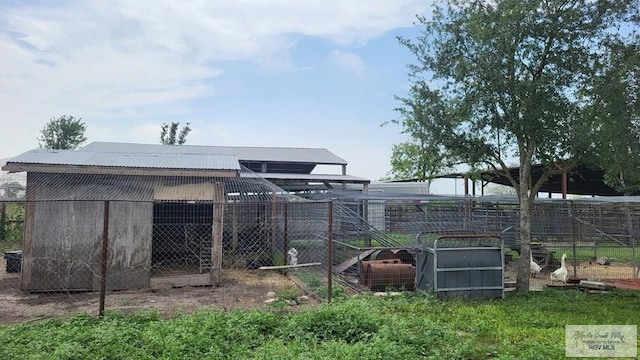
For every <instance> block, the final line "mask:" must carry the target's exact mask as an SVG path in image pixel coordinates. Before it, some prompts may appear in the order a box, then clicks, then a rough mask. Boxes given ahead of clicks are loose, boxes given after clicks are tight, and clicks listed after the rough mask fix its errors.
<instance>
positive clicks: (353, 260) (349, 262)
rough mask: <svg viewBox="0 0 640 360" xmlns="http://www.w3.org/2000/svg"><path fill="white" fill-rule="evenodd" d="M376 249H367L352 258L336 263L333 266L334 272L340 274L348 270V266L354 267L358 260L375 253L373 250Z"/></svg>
mask: <svg viewBox="0 0 640 360" xmlns="http://www.w3.org/2000/svg"><path fill="white" fill-rule="evenodd" d="M374 251H376V250H367V251H365V252H363V253H361V254H359V255H356V256H354V257H352V258H349V259H347V260H345V261H343V262H342V263H340V264H338V265H336V266H334V267H333V272H335V273H337V274H340V273H343V272H344V271H345V270H347V269H348V268H350V267H352V266H353V265H355V264H357V263H358V261H361V260H364V259H365V258H366V257H367V256H369V255H371V254H373V252H374Z"/></svg>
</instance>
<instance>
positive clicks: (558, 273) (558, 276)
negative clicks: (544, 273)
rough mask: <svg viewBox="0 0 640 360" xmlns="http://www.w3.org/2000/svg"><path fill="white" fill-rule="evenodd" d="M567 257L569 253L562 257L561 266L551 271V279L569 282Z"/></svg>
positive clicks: (564, 282)
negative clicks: (565, 262)
mask: <svg viewBox="0 0 640 360" xmlns="http://www.w3.org/2000/svg"><path fill="white" fill-rule="evenodd" d="M566 258H567V254H562V258H561V259H560V268H559V269H556V270H555V271H554V272H552V273H551V281H562V283H563V284H566V283H567V277H568V276H569V272H568V271H567V267H566V265H565V264H564V261H565V259H566Z"/></svg>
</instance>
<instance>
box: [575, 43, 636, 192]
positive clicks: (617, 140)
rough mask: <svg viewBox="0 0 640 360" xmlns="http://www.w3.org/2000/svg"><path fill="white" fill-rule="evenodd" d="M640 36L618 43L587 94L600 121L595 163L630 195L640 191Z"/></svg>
mask: <svg viewBox="0 0 640 360" xmlns="http://www.w3.org/2000/svg"><path fill="white" fill-rule="evenodd" d="M638 36H640V35H636V38H635V41H634V42H633V43H630V44H623V43H619V42H615V43H612V44H609V49H611V51H610V53H609V54H606V55H607V56H605V57H603V58H602V61H603V62H605V64H606V66H605V71H603V73H602V74H599V76H596V77H595V78H594V79H593V81H592V86H591V87H589V89H588V92H587V93H586V94H585V96H586V97H588V98H589V99H590V100H591V102H590V104H589V106H588V107H587V108H586V110H587V112H588V114H589V115H590V116H591V117H593V118H594V119H596V120H597V122H598V124H600V128H599V131H598V132H597V134H596V137H595V141H594V147H595V149H594V154H596V156H595V157H594V158H593V160H594V162H595V165H596V166H597V167H600V168H602V169H604V182H605V183H606V184H607V185H609V186H610V187H612V188H614V189H616V190H617V191H619V192H621V193H623V194H625V195H630V194H632V193H635V192H637V191H640V157H639V156H638V154H639V153H640V40H639V38H638Z"/></svg>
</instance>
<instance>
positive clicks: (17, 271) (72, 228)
mask: <svg viewBox="0 0 640 360" xmlns="http://www.w3.org/2000/svg"><path fill="white" fill-rule="evenodd" d="M29 181H30V182H29V184H30V185H29V187H28V188H26V189H14V188H11V189H9V192H7V191H6V189H5V191H4V192H3V193H2V195H0V198H1V200H0V210H1V211H0V225H1V226H0V235H2V236H1V237H0V244H1V245H2V250H3V252H4V258H3V263H2V264H0V265H1V266H0V267H1V268H2V269H0V296H1V295H2V294H3V293H7V292H12V294H13V295H12V296H15V299H22V300H20V301H23V302H25V301H26V302H28V301H36V300H34V299H35V298H34V296H35V297H37V301H40V302H45V301H49V300H51V299H53V300H55V301H62V302H63V303H65V304H67V306H69V307H73V306H74V305H73V304H76V303H77V300H78V299H84V300H87V299H90V300H92V301H93V305H92V306H94V308H93V309H89V310H90V311H95V310H97V309H99V311H100V312H102V311H103V310H104V306H105V303H106V304H107V305H106V307H107V308H109V306H110V305H109V304H111V303H110V302H109V301H108V299H109V296H113V295H114V294H116V293H117V292H118V291H120V292H121V291H146V289H152V290H153V289H158V288H183V287H186V286H207V287H214V288H216V287H219V288H220V289H224V288H225V286H228V285H229V284H230V283H231V281H232V280H230V276H231V275H230V274H234V275H233V276H236V275H237V274H238V273H246V274H264V273H266V272H274V273H277V274H286V275H287V277H288V278H292V279H295V281H296V283H297V284H298V285H299V286H301V287H303V288H305V290H307V291H309V292H311V293H314V294H316V295H317V296H318V297H319V298H322V299H325V300H326V299H330V298H331V297H332V296H337V295H342V294H344V293H348V292H363V291H373V292H380V291H401V290H408V291H414V290H424V289H422V288H421V285H420V282H418V281H417V279H420V278H421V277H422V278H424V276H425V271H426V270H424V269H425V268H424V266H425V264H426V263H425V261H429V257H428V256H427V255H425V254H426V253H425V244H427V243H429V242H430V241H432V240H434V239H437V238H438V237H442V236H451V235H458V236H463V235H464V236H467V235H474V234H475V235H478V234H485V235H486V234H488V235H491V236H493V237H499V238H500V239H501V250H500V254H501V255H500V257H501V258H503V259H504V263H505V265H504V276H503V278H504V279H507V280H508V279H515V273H514V271H515V266H513V264H514V262H515V261H516V260H517V259H518V257H519V250H520V247H519V239H518V237H519V235H518V234H519V218H520V217H519V206H518V204H517V202H516V201H515V199H513V198H503V197H478V198H460V197H438V196H415V195H412V196H407V195H385V196H382V195H380V194H368V195H367V194H362V193H359V192H339V191H338V192H329V193H312V194H303V195H304V197H302V196H294V195H291V194H288V193H287V192H286V191H283V190H282V189H279V188H277V187H275V186H273V184H271V183H269V182H267V181H265V180H263V179H258V178H255V177H253V176H249V177H240V178H232V179H228V178H203V177H193V178H189V177H181V178H178V177H173V176H169V177H167V176H163V177H148V176H106V175H100V176H98V175H90V176H86V177H85V178H82V179H81V178H80V177H78V176H71V175H69V174H34V176H30V178H29ZM13 190H16V191H13ZM636 229H640V202H637V201H636V199H635V198H606V199H600V198H598V199H576V200H555V199H538V201H537V202H536V205H535V208H534V212H533V216H532V256H533V260H534V261H535V262H536V263H538V264H539V265H540V266H541V268H542V270H541V272H540V274H535V275H536V278H535V282H538V283H542V284H548V283H551V279H550V276H549V275H550V273H551V272H552V271H553V270H555V269H556V268H558V267H559V266H561V263H560V257H561V255H562V254H567V262H566V264H565V266H566V267H567V269H568V272H569V274H570V276H571V277H574V278H584V279H610V278H634V277H638V255H637V253H636V251H637V234H636V232H637V230H636ZM329 244H331V246H329ZM491 254H492V255H490V256H493V255H495V252H493V253H491ZM464 256H467V255H464ZM464 256H462V255H459V256H458V257H464ZM467 257H468V256H467ZM484 257H485V256H475V257H474V258H476V259H482V258H484ZM474 261H475V260H474ZM478 261H480V262H481V260H478ZM461 264H462V263H461ZM456 266H457V267H459V268H465V269H471V270H473V271H468V274H467V275H465V276H470V277H473V276H475V275H474V274H475V273H477V272H478V271H485V270H481V269H480V268H481V267H482V266H483V265H482V264H480V265H478V264H473V263H464V264H462V265H459V266H458V265H456ZM454 268H456V267H455V266H454ZM476 268H478V269H476ZM456 271H458V270H456ZM427 275H428V274H427ZM236 280H237V279H236V278H234V280H233V281H236ZM451 281H453V280H451ZM456 281H458V280H456ZM99 296H100V297H101V298H98V297H99ZM105 297H106V300H105V299H104V298H105ZM2 299H3V298H2V297H0V301H3V300H2ZM15 299H14V300H12V301H15ZM25 299H27V300H25ZM29 299H30V300H29Z"/></svg>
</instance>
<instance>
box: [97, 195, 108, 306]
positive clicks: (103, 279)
mask: <svg viewBox="0 0 640 360" xmlns="http://www.w3.org/2000/svg"><path fill="white" fill-rule="evenodd" d="M103 214H104V215H103V225H102V259H101V262H100V310H99V311H98V314H99V316H100V317H101V318H102V317H104V303H105V297H106V292H107V251H108V249H109V200H106V201H105V202H104V212H103Z"/></svg>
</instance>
